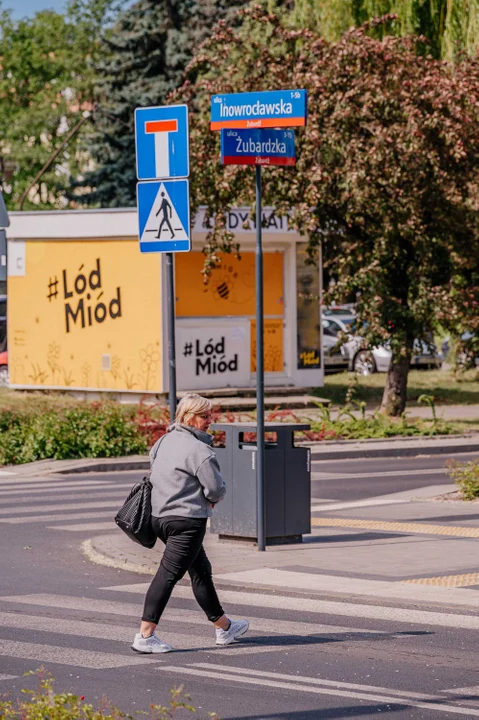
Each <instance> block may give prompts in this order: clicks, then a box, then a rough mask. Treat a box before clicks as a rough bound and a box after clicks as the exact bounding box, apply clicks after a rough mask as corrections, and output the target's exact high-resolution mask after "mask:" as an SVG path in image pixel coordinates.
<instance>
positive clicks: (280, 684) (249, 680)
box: [158, 665, 479, 718]
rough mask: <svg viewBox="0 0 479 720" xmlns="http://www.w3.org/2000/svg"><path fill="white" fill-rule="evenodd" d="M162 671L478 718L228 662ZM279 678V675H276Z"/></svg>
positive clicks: (450, 707) (459, 710) (478, 714)
mask: <svg viewBox="0 0 479 720" xmlns="http://www.w3.org/2000/svg"><path fill="white" fill-rule="evenodd" d="M158 669H159V670H160V671H161V672H176V673H180V674H181V676H183V675H193V676H197V677H208V678H213V679H217V680H220V681H221V682H222V683H223V684H224V683H225V682H239V683H244V684H246V685H260V686H263V687H270V688H278V689H281V690H293V691H296V692H300V693H311V694H313V695H332V696H334V697H337V698H338V697H340V698H353V699H355V700H366V701H369V702H376V703H383V704H386V703H387V704H388V705H406V706H408V707H417V708H421V709H426V710H434V711H435V712H447V713H450V714H452V715H454V714H456V715H466V716H468V717H469V718H471V717H479V710H473V709H470V708H463V707H458V706H455V705H443V704H439V703H433V702H420V701H419V700H413V699H409V698H408V697H407V696H406V695H404V694H403V695H396V696H393V695H386V694H385V695H380V694H378V692H377V691H376V689H375V688H374V687H371V690H370V691H368V692H359V691H353V690H345V689H344V690H343V689H341V690H340V689H336V688H335V687H318V686H315V685H313V684H304V683H300V682H298V681H297V678H296V676H294V675H292V676H286V677H290V678H291V679H290V681H289V682H288V681H280V680H274V679H269V678H265V677H259V676H260V675H262V673H260V672H257V671H255V670H249V671H248V670H245V671H243V670H242V669H240V668H238V669H237V670H235V669H233V671H232V669H231V667H229V666H227V665H222V666H221V670H207V669H204V668H203V667H202V668H199V667H197V666H194V665H193V666H189V665H187V666H186V667H184V666H181V667H179V666H177V667H172V666H170V667H168V666H162V667H160V668H158ZM235 672H238V673H240V672H241V673H242V674H241V675H239V674H238V675H235ZM250 673H251V674H252V675H254V677H250ZM276 677H279V675H277V676H276ZM307 680H308V682H309V683H311V680H312V678H308V679H307Z"/></svg>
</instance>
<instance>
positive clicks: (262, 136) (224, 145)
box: [221, 128, 296, 165]
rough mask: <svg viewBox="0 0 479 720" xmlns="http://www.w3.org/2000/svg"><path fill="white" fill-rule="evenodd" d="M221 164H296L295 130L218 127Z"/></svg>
mask: <svg viewBox="0 0 479 720" xmlns="http://www.w3.org/2000/svg"><path fill="white" fill-rule="evenodd" d="M221 162H222V164H223V165H296V148H295V145H294V130H276V129H270V128H267V129H265V130H261V129H259V130H221Z"/></svg>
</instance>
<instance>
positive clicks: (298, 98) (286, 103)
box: [210, 90, 308, 551]
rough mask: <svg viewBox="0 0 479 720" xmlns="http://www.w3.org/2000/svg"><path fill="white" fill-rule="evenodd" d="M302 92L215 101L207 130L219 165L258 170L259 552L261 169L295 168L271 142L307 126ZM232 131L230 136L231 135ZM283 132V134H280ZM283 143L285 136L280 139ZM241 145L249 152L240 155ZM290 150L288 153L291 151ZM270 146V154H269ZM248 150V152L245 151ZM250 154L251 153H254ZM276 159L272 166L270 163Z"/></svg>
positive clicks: (260, 479) (261, 536)
mask: <svg viewBox="0 0 479 720" xmlns="http://www.w3.org/2000/svg"><path fill="white" fill-rule="evenodd" d="M307 100H308V96H307V91H306V90H273V91H270V92H254V93H235V94H228V95H213V97H212V98H211V117H210V129H211V130H221V162H222V163H223V164H225V165H229V164H235V165H255V166H256V168H255V169H256V447H257V453H256V460H257V462H256V478H257V532H258V550H260V551H264V550H265V549H266V537H265V529H266V523H265V500H264V495H265V493H264V301H263V298H264V275H263V241H262V227H261V217H262V207H261V166H262V165H294V164H295V162H296V159H295V155H296V153H295V151H294V133H293V132H292V131H290V132H291V133H292V134H293V138H292V140H291V138H289V139H288V142H287V143H286V142H285V145H286V147H285V148H284V149H283V148H281V151H279V148H278V145H276V144H274V141H275V140H277V139H278V135H277V133H281V132H282V131H281V130H271V129H265V128H291V127H301V126H304V125H306V121H307V115H308V113H307ZM233 131H234V132H233ZM283 132H284V131H283ZM283 139H284V136H283ZM243 143H245V144H246V145H247V148H246V149H245V150H243ZM291 144H292V149H293V150H291ZM273 146H274V151H273ZM250 148H251V150H252V152H250V151H249V149H250ZM253 148H254V149H253ZM275 158H276V162H274V161H273V160H274V159H275ZM292 159H294V162H286V161H287V160H292Z"/></svg>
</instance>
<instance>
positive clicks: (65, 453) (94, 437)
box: [0, 402, 149, 464]
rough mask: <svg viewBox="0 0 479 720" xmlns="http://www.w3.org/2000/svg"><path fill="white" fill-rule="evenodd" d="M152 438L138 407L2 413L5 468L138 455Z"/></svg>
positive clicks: (0, 452) (0, 450) (0, 449)
mask: <svg viewBox="0 0 479 720" xmlns="http://www.w3.org/2000/svg"><path fill="white" fill-rule="evenodd" d="M148 439H149V438H148V434H147V433H145V432H144V431H143V429H142V426H141V425H140V423H139V422H138V418H137V414H136V411H135V409H134V408H125V407H122V406H121V405H117V404H115V403H110V402H103V403H92V404H88V403H79V404H78V405H76V406H73V407H70V408H61V409H58V408H55V409H51V408H48V407H46V408H45V409H44V410H43V412H35V410H29V411H21V410H20V411H13V410H8V411H4V412H0V464H15V463H26V462H33V461H35V460H44V459H48V458H52V459H55V460H65V459H70V458H82V457H118V456H121V455H134V454H135V453H144V452H146V450H147V445H148Z"/></svg>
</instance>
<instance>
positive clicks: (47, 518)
mask: <svg viewBox="0 0 479 720" xmlns="http://www.w3.org/2000/svg"><path fill="white" fill-rule="evenodd" d="M119 505H120V504H119V503H115V505H112V506H111V509H110V510H109V511H108V510H98V511H97V512H81V511H80V512H77V513H66V514H65V513H60V514H58V515H55V514H54V513H52V514H50V515H38V516H37V515H26V516H25V517H9V518H2V517H0V523H8V524H9V525H27V524H28V525H30V524H31V523H42V522H43V523H46V522H63V521H65V520H88V519H90V520H93V519H94V518H108V517H109V518H110V527H113V526H114V522H113V516H114V515H115V509H116V510H118V508H119ZM89 507H92V506H91V505H90V506H89ZM93 507H94V506H93ZM52 509H53V508H52ZM73 527H77V526H76V525H75V526H72V528H70V530H71V529H73ZM115 527H116V526H115Z"/></svg>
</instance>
